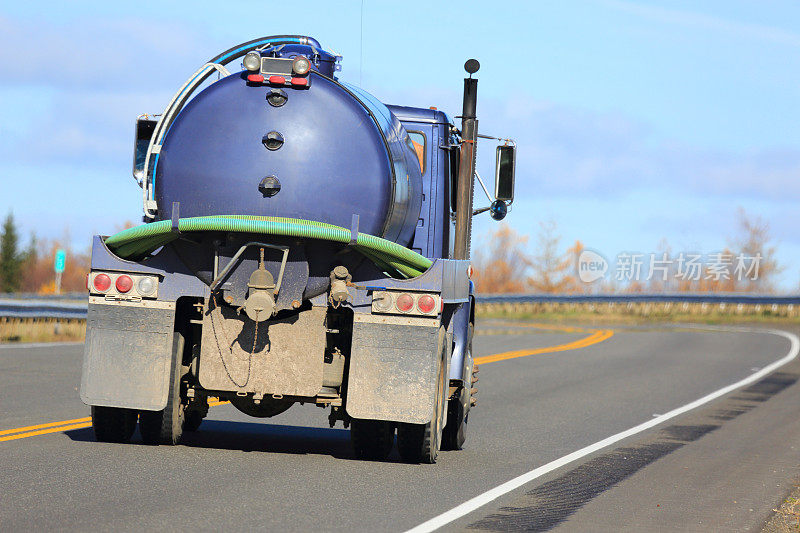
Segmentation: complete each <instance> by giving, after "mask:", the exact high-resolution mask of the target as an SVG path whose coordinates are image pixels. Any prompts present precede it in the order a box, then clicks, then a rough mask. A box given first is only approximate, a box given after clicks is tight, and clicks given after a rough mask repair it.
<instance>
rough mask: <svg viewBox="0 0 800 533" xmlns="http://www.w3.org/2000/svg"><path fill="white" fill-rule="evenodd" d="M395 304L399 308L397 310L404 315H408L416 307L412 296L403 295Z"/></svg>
mask: <svg viewBox="0 0 800 533" xmlns="http://www.w3.org/2000/svg"><path fill="white" fill-rule="evenodd" d="M394 304H395V305H396V306H397V310H398V311H400V312H402V313H408V312H409V311H411V308H412V307H414V298H412V296H411V295H410V294H401V295H400V296H398V297H397V300H395V302H394Z"/></svg>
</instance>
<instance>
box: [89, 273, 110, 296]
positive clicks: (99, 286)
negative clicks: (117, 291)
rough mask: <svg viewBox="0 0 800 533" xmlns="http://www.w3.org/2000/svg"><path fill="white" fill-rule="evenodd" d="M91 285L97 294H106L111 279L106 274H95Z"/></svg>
mask: <svg viewBox="0 0 800 533" xmlns="http://www.w3.org/2000/svg"><path fill="white" fill-rule="evenodd" d="M92 285H94V290H96V291H97V292H106V291H107V290H108V289H110V288H111V278H110V277H108V274H97V275H96V276H95V277H94V279H93V280H92Z"/></svg>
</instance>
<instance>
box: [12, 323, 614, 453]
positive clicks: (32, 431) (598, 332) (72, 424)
mask: <svg viewBox="0 0 800 533" xmlns="http://www.w3.org/2000/svg"><path fill="white" fill-rule="evenodd" d="M515 326H523V327H531V328H537V329H547V330H554V331H561V332H564V333H581V332H591V333H592V334H591V335H589V336H588V337H584V338H582V339H578V340H576V341H572V342H568V343H566V344H558V345H556V346H546V347H544V348H535V349H532V350H515V351H511V352H503V353H498V354H494V355H486V356H483V357H476V358H475V363H476V364H481V365H485V364H486V363H494V362H496V361H505V360H507V359H516V358H518V357H528V356H530V355H547V354H551V353H556V352H565V351H568V350H577V349H579V348H585V347H587V346H591V345H593V344H597V343H600V342H603V341H604V340H606V339H609V338H610V337H611V336H613V335H614V331H613V330H610V329H584V328H578V327H571V326H551V325H549V324H515ZM226 403H230V402H228V401H225V400H219V399H215V400H210V401H209V402H208V405H209V407H215V406H217V405H224V404H226ZM91 425H92V417H90V416H87V417H85V418H75V419H72V420H62V421H60V422H48V423H47V424H37V425H35V426H24V427H19V428H14V429H5V430H3V431H0V442H5V441H10V440H17V439H25V438H28V437H35V436H37V435H45V434H47V433H57V432H60V431H70V430H73V429H84V428H88V427H91Z"/></svg>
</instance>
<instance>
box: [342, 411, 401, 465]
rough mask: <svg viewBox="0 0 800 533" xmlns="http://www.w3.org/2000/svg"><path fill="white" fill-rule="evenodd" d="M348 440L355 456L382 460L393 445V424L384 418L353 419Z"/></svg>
mask: <svg viewBox="0 0 800 533" xmlns="http://www.w3.org/2000/svg"><path fill="white" fill-rule="evenodd" d="M350 442H352V444H353V451H354V452H355V454H356V457H357V458H359V459H369V460H372V461H383V460H385V459H386V458H387V457H388V456H389V454H390V453H391V451H392V446H393V445H394V424H392V423H391V422H386V421H384V420H361V419H353V420H351V422H350Z"/></svg>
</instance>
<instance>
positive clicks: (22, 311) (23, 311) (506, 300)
mask: <svg viewBox="0 0 800 533" xmlns="http://www.w3.org/2000/svg"><path fill="white" fill-rule="evenodd" d="M85 297H86V296H85V295H84V294H83V293H79V294H72V295H61V296H56V297H47V298H42V296H41V295H39V296H38V298H36V299H34V297H33V295H25V296H23V297H20V298H14V299H11V298H4V299H0V318H16V319H29V318H51V319H53V318H55V319H85V318H86V312H87V302H86V301H83V302H68V301H61V300H70V299H71V300H75V299H76V298H80V299H84V298H85ZM475 300H476V302H477V303H478V304H544V303H556V304H592V303H593V304H604V303H615V304H616V303H622V304H627V303H631V304H636V303H640V304H642V303H666V302H671V303H686V304H712V305H713V304H730V305H738V304H742V305H753V306H756V305H779V306H794V305H797V306H800V295H793V296H770V295H758V294H720V293H705V294H562V295H558V294H478V295H476V297H475Z"/></svg>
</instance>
